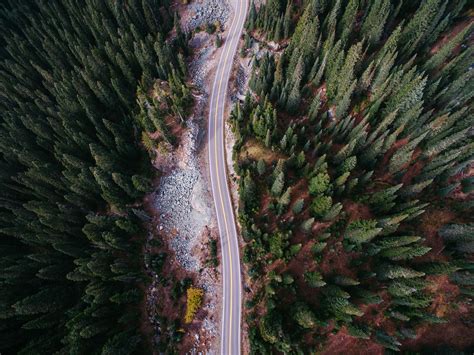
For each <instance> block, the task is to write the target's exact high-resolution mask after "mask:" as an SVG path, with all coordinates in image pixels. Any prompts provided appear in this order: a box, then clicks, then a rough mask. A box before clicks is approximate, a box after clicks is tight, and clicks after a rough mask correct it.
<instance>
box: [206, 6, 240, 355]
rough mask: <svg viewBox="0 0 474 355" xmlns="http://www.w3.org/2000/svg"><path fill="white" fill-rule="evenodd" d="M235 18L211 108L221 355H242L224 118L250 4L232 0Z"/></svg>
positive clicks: (237, 263)
mask: <svg viewBox="0 0 474 355" xmlns="http://www.w3.org/2000/svg"><path fill="white" fill-rule="evenodd" d="M230 3H231V6H232V8H233V10H234V11H233V17H232V20H231V24H230V27H229V30H228V32H227V35H226V36H225V37H223V45H222V50H221V54H220V58H219V63H218V65H217V68H216V74H215V78H214V83H213V85H212V92H211V101H210V107H209V131H208V140H209V142H208V143H209V144H208V147H209V168H210V175H211V188H212V194H213V198H214V205H215V209H216V216H217V223H218V227H219V235H220V240H221V255H222V259H221V260H222V261H221V267H222V291H223V293H222V295H223V299H222V320H221V354H223V355H224V354H225V355H236V354H240V353H241V351H240V323H241V304H242V281H241V277H240V276H241V274H240V271H241V270H240V255H239V242H238V237H237V229H236V225H235V218H234V210H233V207H232V200H231V198H230V193H229V186H228V183H227V170H226V162H225V142H224V127H225V124H224V122H225V121H224V120H225V118H224V114H225V105H226V102H227V87H228V86H229V78H230V73H231V70H232V64H233V61H234V56H235V53H236V51H237V46H238V43H239V39H240V36H241V34H242V29H243V26H244V22H245V17H246V14H247V8H248V0H230Z"/></svg>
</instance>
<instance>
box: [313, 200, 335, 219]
mask: <svg viewBox="0 0 474 355" xmlns="http://www.w3.org/2000/svg"><path fill="white" fill-rule="evenodd" d="M331 206H332V198H331V196H325V195H320V196H318V197H315V198H314V199H313V202H311V212H312V213H313V215H314V216H315V217H318V218H322V217H324V215H325V214H326V213H327V212H328V211H329V209H330V208H331Z"/></svg>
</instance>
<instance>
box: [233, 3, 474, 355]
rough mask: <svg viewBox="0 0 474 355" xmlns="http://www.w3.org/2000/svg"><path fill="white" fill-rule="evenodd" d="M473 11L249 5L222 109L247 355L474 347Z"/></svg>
mask: <svg viewBox="0 0 474 355" xmlns="http://www.w3.org/2000/svg"><path fill="white" fill-rule="evenodd" d="M470 13H472V9H470V8H469V7H468V6H467V2H466V1H441V0H426V1H415V2H401V1H389V0H383V1H375V0H374V1H370V0H369V1H358V0H348V1H341V0H334V1H330V0H328V1H320V0H307V1H297V2H290V1H288V2H287V1H284V0H269V1H267V2H266V3H265V4H262V5H260V6H256V5H255V4H252V5H251V10H250V13H249V15H248V20H247V33H246V35H245V36H244V41H243V49H242V55H243V56H244V57H245V56H247V55H249V56H250V55H252V53H254V49H255V47H256V46H257V48H259V57H260V59H256V60H255V63H254V70H253V75H252V78H251V80H250V91H249V92H248V94H247V95H246V98H245V100H243V102H241V103H240V104H237V105H236V106H235V108H234V110H233V112H232V117H231V121H232V126H233V133H234V136H235V137H236V140H237V142H236V145H235V146H234V154H233V156H234V162H235V169H236V171H237V172H238V175H239V176H240V179H239V194H240V199H239V221H240V224H241V228H242V236H243V239H244V242H245V245H244V247H243V260H244V262H245V263H246V264H247V269H248V284H249V289H248V290H247V291H248V292H247V300H246V303H245V305H246V312H245V313H246V320H247V324H248V329H249V338H250V346H251V352H254V353H259V354H267V353H274V352H275V351H277V352H282V353H309V352H313V351H318V352H322V353H327V354H335V353H341V354H342V353H350V354H367V353H371V354H382V353H384V351H385V350H387V349H390V350H393V351H400V350H402V351H427V352H429V349H432V350H433V349H441V348H442V347H444V348H447V349H456V350H457V351H468V350H469V349H470V350H472V347H473V346H474V343H473V337H472V334H473V331H474V329H473V325H472V299H471V297H472V292H473V290H472V285H473V276H472V273H471V271H472V260H473V259H472V257H473V255H472V251H473V249H472V243H473V239H472V238H473V235H474V233H473V219H472V216H473V202H472V201H473V199H472V197H473V193H472V191H473V189H472V186H473V172H474V171H473V168H472V162H473V157H474V149H473V148H474V141H473V135H474V132H473V130H472V126H473V123H474V119H473V110H472V109H473V106H472V93H473V80H472V75H473V71H472V67H471V66H472V54H473V51H472V46H471V44H472V43H471V42H472V30H473V19H472V17H470V15H469V14H470ZM384 349H385V350H384Z"/></svg>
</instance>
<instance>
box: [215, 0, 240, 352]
mask: <svg viewBox="0 0 474 355" xmlns="http://www.w3.org/2000/svg"><path fill="white" fill-rule="evenodd" d="M238 3H239V4H240V2H238ZM238 11H239V13H238V16H237V15H234V16H233V18H232V24H231V26H230V28H229V33H228V37H230V35H231V33H232V30H233V28H232V27H233V26H234V23H235V19H237V18H239V17H240V15H241V7H240V6H239V9H238ZM226 44H227V46H226V48H225V56H224V61H223V66H222V68H224V67H225V65H226V63H227V61H228V59H229V54H230V49H231V47H232V46H231V42H226ZM222 70H224V69H222ZM216 75H217V73H216ZM224 75H225V71H223V72H222V76H221V77H220V78H219V85H218V91H217V97H216V102H215V113H214V120H215V121H214V155H215V158H216V160H215V167H216V174H218V172H219V165H218V155H217V122H218V119H219V115H218V106H219V101H220V93H221V88H222V79H223V76H224ZM224 100H225V98H224ZM224 104H225V102H224ZM224 107H225V106H224ZM224 113H225V110H224ZM223 128H224V127H223ZM222 133H224V132H222ZM224 174H225V167H224ZM216 178H217V187H218V191H219V199H220V202H221V208H222V215H223V217H224V224H225V230H226V237H227V238H226V239H227V248H228V252H229V269H230V287H229V290H230V299H229V305H230V314H229V325H228V326H229V333H228V334H229V337H228V342H229V344H228V351H229V352H228V354H229V355H230V354H232V351H231V350H232V341H231V339H232V338H231V337H232V316H233V278H232V275H233V270H232V250H231V247H230V237H229V227H228V222H227V215H226V212H225V208H224V199H223V194H222V188H221V184H220V180H219V176H216ZM222 311H224V309H222ZM221 326H222V327H224V324H222V325H221ZM221 341H224V339H221Z"/></svg>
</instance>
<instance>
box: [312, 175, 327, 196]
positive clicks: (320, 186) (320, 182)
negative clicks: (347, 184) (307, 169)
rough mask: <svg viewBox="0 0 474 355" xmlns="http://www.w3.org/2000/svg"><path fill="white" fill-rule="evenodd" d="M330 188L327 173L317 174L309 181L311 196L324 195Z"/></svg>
mask: <svg viewBox="0 0 474 355" xmlns="http://www.w3.org/2000/svg"><path fill="white" fill-rule="evenodd" d="M329 186H330V177H329V175H328V173H327V172H323V173H319V174H318V175H316V176H315V177H313V178H312V179H311V180H310V181H309V192H310V194H312V195H319V194H323V193H325V192H326V191H327V190H328V189H329Z"/></svg>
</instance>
